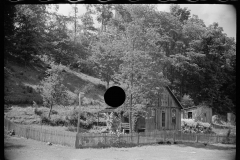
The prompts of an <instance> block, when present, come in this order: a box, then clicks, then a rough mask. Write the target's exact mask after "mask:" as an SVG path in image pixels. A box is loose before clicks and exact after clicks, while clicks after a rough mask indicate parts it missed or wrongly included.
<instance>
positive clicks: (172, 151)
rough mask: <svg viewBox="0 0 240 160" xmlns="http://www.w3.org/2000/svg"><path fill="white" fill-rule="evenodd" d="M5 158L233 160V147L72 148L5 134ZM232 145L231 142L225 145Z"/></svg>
mask: <svg viewBox="0 0 240 160" xmlns="http://www.w3.org/2000/svg"><path fill="white" fill-rule="evenodd" d="M4 146H5V147H4V154H5V158H6V160H160V159H161V160H214V159H216V160H234V159H235V155H236V149H235V148H226V147H223V146H211V147H210V146H209V147H205V148H203V146H200V144H199V146H189V145H155V146H142V147H134V148H108V149H74V148H70V147H65V146H60V145H52V146H48V145H46V143H44V142H38V141H35V140H30V139H24V138H18V137H9V136H8V137H5V138H4ZM228 147H231V146H228Z"/></svg>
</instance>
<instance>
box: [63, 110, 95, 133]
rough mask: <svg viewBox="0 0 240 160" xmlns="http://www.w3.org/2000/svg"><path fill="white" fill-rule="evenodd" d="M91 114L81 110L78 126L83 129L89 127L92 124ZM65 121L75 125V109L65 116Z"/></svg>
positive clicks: (76, 121)
mask: <svg viewBox="0 0 240 160" xmlns="http://www.w3.org/2000/svg"><path fill="white" fill-rule="evenodd" d="M92 116H93V115H92V114H90V113H87V112H81V114H80V126H81V128H84V129H90V128H91V127H92V126H93V120H92V118H91V117H92ZM66 121H67V123H68V125H72V126H75V127H77V123H78V112H77V110H73V111H71V112H70V113H69V114H68V116H67V117H66Z"/></svg>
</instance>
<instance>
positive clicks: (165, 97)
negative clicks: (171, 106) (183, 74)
mask: <svg viewBox="0 0 240 160" xmlns="http://www.w3.org/2000/svg"><path fill="white" fill-rule="evenodd" d="M161 103H162V106H168V95H167V94H162V99H161Z"/></svg>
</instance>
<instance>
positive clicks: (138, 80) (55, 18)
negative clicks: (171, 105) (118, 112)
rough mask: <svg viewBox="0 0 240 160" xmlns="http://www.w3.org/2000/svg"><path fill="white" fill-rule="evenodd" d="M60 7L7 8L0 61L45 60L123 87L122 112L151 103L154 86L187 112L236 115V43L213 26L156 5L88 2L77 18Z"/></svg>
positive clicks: (176, 7) (185, 12) (75, 13)
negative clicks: (204, 109) (200, 108)
mask: <svg viewBox="0 0 240 160" xmlns="http://www.w3.org/2000/svg"><path fill="white" fill-rule="evenodd" d="M50 8H51V11H50ZM58 8H59V7H58V5H15V6H14V5H11V6H6V7H4V16H5V17H8V18H4V32H5V36H4V45H5V50H4V55H5V58H4V59H5V60H6V61H8V60H15V61H16V62H19V63H21V62H22V63H25V64H27V63H32V62H34V61H36V59H38V58H37V55H48V56H49V57H51V58H52V59H53V61H55V62H56V63H58V64H60V63H61V64H64V65H69V66H71V67H72V68H75V69H79V71H82V72H85V73H87V74H89V75H92V76H95V77H98V78H101V79H102V80H104V81H105V82H106V84H107V87H109V84H110V82H114V83H116V84H118V85H122V86H123V88H124V89H125V91H126V94H127V100H126V103H125V104H124V106H122V107H123V108H125V111H130V110H129V109H126V108H130V109H131V110H132V112H139V111H141V110H142V108H143V107H144V106H145V105H146V104H152V105H154V103H155V102H156V98H157V97H156V96H157V93H159V92H160V90H159V88H160V87H161V86H163V85H169V86H170V88H171V89H172V90H173V92H174V93H175V94H176V95H177V98H178V99H179V100H181V99H182V98H183V99H185V102H184V103H186V105H187V106H189V105H193V104H194V105H198V104H201V103H203V102H204V103H205V104H207V105H208V106H210V107H212V108H213V111H214V112H215V113H226V112H234V113H235V107H236V82H235V81H236V42H235V40H234V39H233V38H230V37H227V35H226V34H225V33H223V28H222V27H220V26H219V25H218V23H213V24H211V25H209V26H206V25H205V24H204V22H203V20H201V19H199V18H198V16H197V15H191V13H190V11H189V10H188V9H187V8H180V6H179V5H171V7H170V12H159V11H157V9H156V8H155V6H154V5H141V4H136V5H126V4H112V5H110V4H108V5H103V4H96V5H94V4H92V5H86V8H87V12H86V13H85V14H84V15H81V16H78V11H77V8H76V5H73V7H72V13H73V14H72V15H69V16H63V15H60V14H59V13H57V10H58ZM114 11H115V12H114ZM113 13H115V14H113ZM93 15H94V16H96V17H97V20H98V22H100V24H101V27H100V28H96V27H94V23H93V17H92V16H93ZM184 95H185V98H184ZM186 96H189V97H191V99H192V101H191V102H187V101H188V100H186ZM129 106H131V107H129Z"/></svg>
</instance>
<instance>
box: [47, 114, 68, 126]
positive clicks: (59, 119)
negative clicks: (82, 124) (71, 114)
mask: <svg viewBox="0 0 240 160" xmlns="http://www.w3.org/2000/svg"><path fill="white" fill-rule="evenodd" d="M51 122H52V124H54V125H56V126H66V125H67V122H66V120H65V119H64V118H63V117H59V116H56V117H52V119H51Z"/></svg>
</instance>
